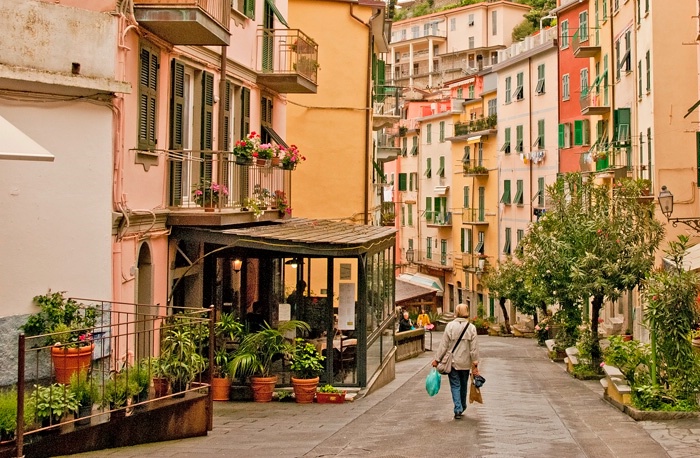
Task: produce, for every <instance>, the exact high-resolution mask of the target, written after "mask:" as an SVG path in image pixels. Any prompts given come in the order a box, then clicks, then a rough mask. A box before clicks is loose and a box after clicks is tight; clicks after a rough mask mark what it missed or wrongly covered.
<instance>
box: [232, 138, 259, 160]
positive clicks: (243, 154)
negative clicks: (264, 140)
mask: <svg viewBox="0 0 700 458" xmlns="http://www.w3.org/2000/svg"><path fill="white" fill-rule="evenodd" d="M259 145H260V135H259V134H257V133H256V132H251V133H250V134H248V135H247V136H246V137H245V138H244V139H242V140H237V141H236V144H235V146H234V147H233V154H234V155H235V156H236V157H239V158H241V159H244V160H250V159H252V158H253V152H254V151H255V150H256V149H257V148H258V146H259Z"/></svg>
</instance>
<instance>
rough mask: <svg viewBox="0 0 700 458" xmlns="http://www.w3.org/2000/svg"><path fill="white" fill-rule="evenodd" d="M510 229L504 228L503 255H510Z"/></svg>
mask: <svg viewBox="0 0 700 458" xmlns="http://www.w3.org/2000/svg"><path fill="white" fill-rule="evenodd" d="M510 238H511V235H510V228H509V227H507V228H506V233H505V241H504V243H503V254H510Z"/></svg>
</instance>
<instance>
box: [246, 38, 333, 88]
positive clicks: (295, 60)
mask: <svg viewBox="0 0 700 458" xmlns="http://www.w3.org/2000/svg"><path fill="white" fill-rule="evenodd" d="M318 69H319V63H318V44H316V42H315V41H314V40H313V39H312V38H311V37H309V36H307V35H306V34H304V33H303V32H302V31H301V30H298V29H260V30H258V62H257V65H256V71H257V72H258V78H257V81H258V83H260V84H262V85H264V86H267V87H269V88H271V89H273V90H275V91H277V92H281V93H283V94H291V93H300V94H302V93H303V94H315V93H316V90H317V87H318V83H317V81H318Z"/></svg>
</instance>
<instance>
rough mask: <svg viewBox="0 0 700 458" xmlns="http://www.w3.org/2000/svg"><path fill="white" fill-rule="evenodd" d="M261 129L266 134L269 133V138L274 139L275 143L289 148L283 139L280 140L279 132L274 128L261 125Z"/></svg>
mask: <svg viewBox="0 0 700 458" xmlns="http://www.w3.org/2000/svg"><path fill="white" fill-rule="evenodd" d="M262 130H263V132H265V133H266V134H267V135H269V136H270V138H272V139H273V140H274V141H275V143H277V144H278V145H280V146H284V147H285V148H289V145H287V143H286V142H285V141H284V140H282V137H280V134H278V133H277V132H275V129H273V128H272V127H268V126H262Z"/></svg>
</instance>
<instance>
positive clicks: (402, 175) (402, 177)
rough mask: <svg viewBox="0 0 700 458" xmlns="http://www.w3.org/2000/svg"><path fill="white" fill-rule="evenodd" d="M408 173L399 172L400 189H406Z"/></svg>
mask: <svg viewBox="0 0 700 458" xmlns="http://www.w3.org/2000/svg"><path fill="white" fill-rule="evenodd" d="M406 190H407V188H406V174H405V173H399V191H406Z"/></svg>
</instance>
